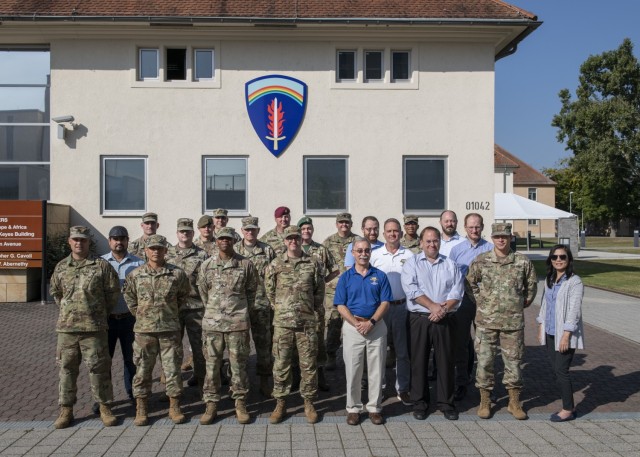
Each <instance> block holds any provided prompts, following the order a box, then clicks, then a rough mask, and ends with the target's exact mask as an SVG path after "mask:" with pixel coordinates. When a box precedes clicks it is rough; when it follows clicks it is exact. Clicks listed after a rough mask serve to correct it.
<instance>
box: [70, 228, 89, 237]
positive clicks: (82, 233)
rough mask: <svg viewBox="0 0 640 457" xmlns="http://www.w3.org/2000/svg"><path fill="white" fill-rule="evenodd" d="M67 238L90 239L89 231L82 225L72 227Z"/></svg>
mask: <svg viewBox="0 0 640 457" xmlns="http://www.w3.org/2000/svg"><path fill="white" fill-rule="evenodd" d="M69 238H91V230H89V228H88V227H84V226H82V225H74V226H73V227H71V228H70V229H69Z"/></svg>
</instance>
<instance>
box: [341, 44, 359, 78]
mask: <svg viewBox="0 0 640 457" xmlns="http://www.w3.org/2000/svg"><path fill="white" fill-rule="evenodd" d="M347 53H350V54H352V55H353V78H341V77H340V55H341V54H347ZM357 80H358V51H357V50H356V49H336V81H337V82H355V81H357Z"/></svg>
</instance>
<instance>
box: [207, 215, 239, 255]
mask: <svg viewBox="0 0 640 457" xmlns="http://www.w3.org/2000/svg"><path fill="white" fill-rule="evenodd" d="M228 213H229V212H228V211H227V210H226V209H224V208H218V209H215V210H213V239H214V240H215V239H216V238H217V237H218V233H220V230H222V229H223V228H224V227H226V226H227V224H228V223H229V217H228V216H227V214H228ZM240 240H242V237H241V236H240V235H238V233H237V232H236V231H235V230H234V231H233V243H234V244H235V243H239V242H240ZM211 255H213V253H212V254H211Z"/></svg>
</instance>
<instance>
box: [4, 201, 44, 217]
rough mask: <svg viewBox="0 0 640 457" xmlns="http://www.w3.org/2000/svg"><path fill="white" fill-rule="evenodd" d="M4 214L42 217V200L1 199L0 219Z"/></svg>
mask: <svg viewBox="0 0 640 457" xmlns="http://www.w3.org/2000/svg"><path fill="white" fill-rule="evenodd" d="M6 215H8V216H36V217H42V202H41V201H40V200H2V201H1V202H0V219H1V218H2V217H3V216H6Z"/></svg>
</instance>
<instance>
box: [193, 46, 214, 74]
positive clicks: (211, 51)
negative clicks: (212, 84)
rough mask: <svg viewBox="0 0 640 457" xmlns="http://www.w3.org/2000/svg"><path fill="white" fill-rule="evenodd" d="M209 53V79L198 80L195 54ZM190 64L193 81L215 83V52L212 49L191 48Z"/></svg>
mask: <svg viewBox="0 0 640 457" xmlns="http://www.w3.org/2000/svg"><path fill="white" fill-rule="evenodd" d="M204 51H206V52H210V53H211V78H199V77H198V59H196V54H197V53H198V52H204ZM192 62H193V71H192V76H193V78H192V79H193V81H196V82H198V81H215V79H216V50H215V49H213V48H198V47H194V48H193V57H192Z"/></svg>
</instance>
